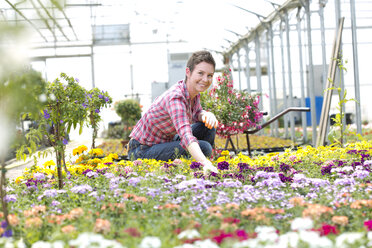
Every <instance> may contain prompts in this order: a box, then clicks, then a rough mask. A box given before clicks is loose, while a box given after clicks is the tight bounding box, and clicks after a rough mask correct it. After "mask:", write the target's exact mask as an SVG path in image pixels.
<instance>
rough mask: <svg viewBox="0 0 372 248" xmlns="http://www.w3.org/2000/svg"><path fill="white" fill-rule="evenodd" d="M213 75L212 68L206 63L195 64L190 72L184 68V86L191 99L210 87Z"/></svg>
mask: <svg viewBox="0 0 372 248" xmlns="http://www.w3.org/2000/svg"><path fill="white" fill-rule="evenodd" d="M213 74H214V67H213V65H211V64H208V63H207V62H201V63H199V64H197V65H196V66H195V67H194V70H193V71H192V72H191V71H190V69H189V68H186V76H187V81H186V84H187V89H188V91H189V93H190V95H191V98H193V97H195V96H196V95H197V94H198V93H200V92H203V91H206V90H207V89H208V88H209V86H211V84H212V81H213Z"/></svg>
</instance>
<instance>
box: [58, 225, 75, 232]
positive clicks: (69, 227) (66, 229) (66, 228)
mask: <svg viewBox="0 0 372 248" xmlns="http://www.w3.org/2000/svg"><path fill="white" fill-rule="evenodd" d="M75 230H76V228H75V227H74V226H73V225H67V226H64V227H62V228H61V231H62V232H63V233H71V232H74V231H75Z"/></svg>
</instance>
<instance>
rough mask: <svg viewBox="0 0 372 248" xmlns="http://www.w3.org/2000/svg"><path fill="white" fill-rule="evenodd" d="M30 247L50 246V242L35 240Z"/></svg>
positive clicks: (49, 247)
mask: <svg viewBox="0 0 372 248" xmlns="http://www.w3.org/2000/svg"><path fill="white" fill-rule="evenodd" d="M31 248H52V244H51V243H49V242H45V241H37V242H35V243H33V244H32V246H31Z"/></svg>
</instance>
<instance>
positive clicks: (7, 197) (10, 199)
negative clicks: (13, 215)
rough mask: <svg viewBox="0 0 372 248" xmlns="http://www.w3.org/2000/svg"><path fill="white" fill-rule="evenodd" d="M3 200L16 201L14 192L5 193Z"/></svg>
mask: <svg viewBox="0 0 372 248" xmlns="http://www.w3.org/2000/svg"><path fill="white" fill-rule="evenodd" d="M4 200H5V201H6V202H16V201H17V196H16V195H14V194H11V195H6V196H5V197H4Z"/></svg>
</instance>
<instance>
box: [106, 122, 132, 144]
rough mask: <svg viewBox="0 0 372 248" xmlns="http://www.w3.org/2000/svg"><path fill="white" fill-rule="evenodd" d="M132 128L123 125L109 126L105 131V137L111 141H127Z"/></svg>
mask: <svg viewBox="0 0 372 248" xmlns="http://www.w3.org/2000/svg"><path fill="white" fill-rule="evenodd" d="M132 130H133V127H132V126H127V125H125V124H122V123H121V124H119V125H113V126H109V128H108V131H107V137H108V138H111V139H124V140H129V139H130V137H129V135H130V133H131V132H132Z"/></svg>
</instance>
